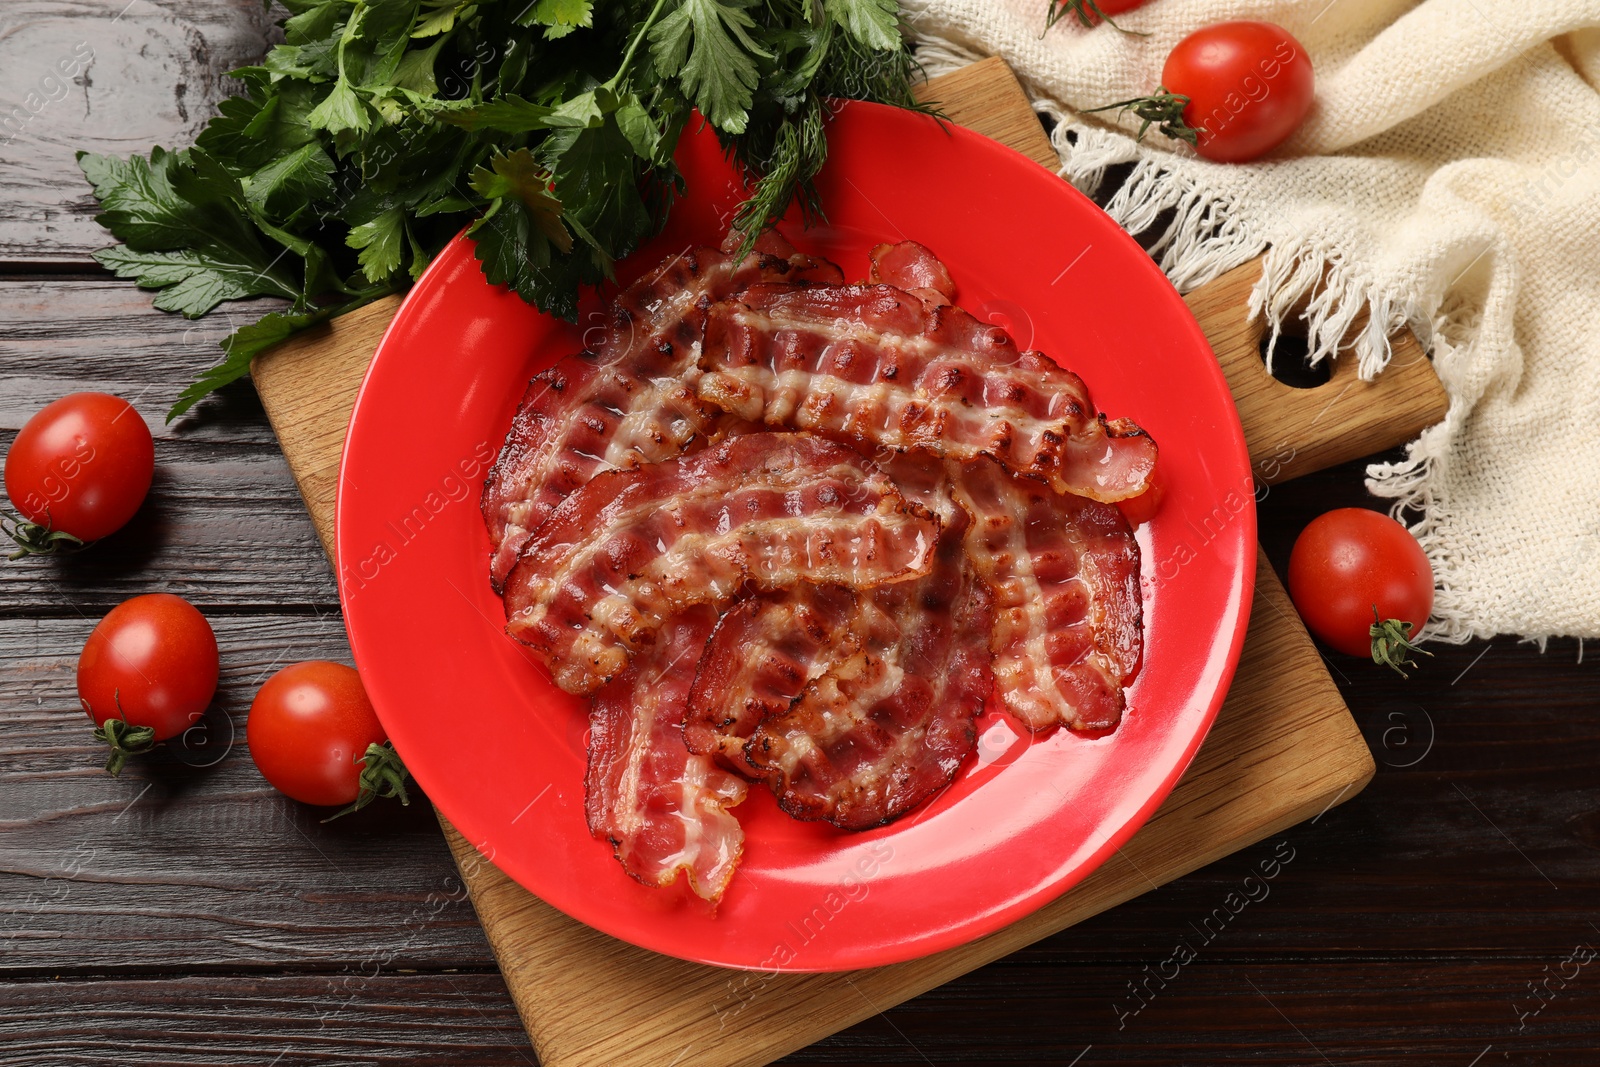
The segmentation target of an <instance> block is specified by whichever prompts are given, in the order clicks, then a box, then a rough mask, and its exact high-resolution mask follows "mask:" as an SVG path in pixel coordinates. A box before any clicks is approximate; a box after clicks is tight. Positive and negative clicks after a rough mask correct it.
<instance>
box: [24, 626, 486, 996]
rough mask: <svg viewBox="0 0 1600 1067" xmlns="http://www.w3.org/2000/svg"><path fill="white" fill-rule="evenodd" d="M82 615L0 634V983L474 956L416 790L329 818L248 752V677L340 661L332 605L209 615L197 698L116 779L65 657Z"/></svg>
mask: <svg viewBox="0 0 1600 1067" xmlns="http://www.w3.org/2000/svg"><path fill="white" fill-rule="evenodd" d="M95 621H96V620H95V619H94V618H92V617H91V618H83V617H77V616H75V617H73V618H70V619H34V620H28V621H26V622H12V623H7V624H4V626H3V628H0V977H4V976H5V975H8V974H17V973H22V974H51V973H60V971H61V970H62V969H63V968H70V969H72V970H74V971H77V972H80V973H82V972H85V971H88V972H94V973H102V974H104V973H117V972H119V971H128V970H133V971H146V972H148V971H150V970H152V969H156V968H162V967H165V968H172V969H182V970H186V971H192V970H196V969H205V968H217V967H227V968H231V969H235V970H237V969H239V968H240V967H249V966H255V967H268V966H276V967H282V966H287V965H290V964H293V965H295V966H298V967H303V968H323V969H331V968H338V967H344V966H348V965H351V964H352V963H353V962H354V961H361V962H362V963H364V964H371V965H373V966H382V967H385V968H395V967H418V966H422V965H433V966H461V965H482V963H483V962H484V960H485V957H486V952H487V949H486V947H485V944H484V939H483V934H482V932H481V930H480V929H479V927H478V924H477V923H476V921H475V920H474V918H473V914H472V909H471V906H470V905H469V904H468V902H467V899H466V893H465V891H464V889H463V888H462V885H461V881H460V878H459V877H458V875H457V873H456V870H455V868H454V866H453V865H452V864H451V862H450V859H449V856H448V854H447V853H446V851H445V849H444V847H443V846H442V844H441V842H440V841H439V835H438V831H437V830H436V829H435V826H434V822H433V818H432V816H431V814H430V812H429V809H428V803H427V799H426V798H425V797H421V796H419V797H418V798H417V799H416V801H415V802H414V803H413V804H412V805H411V807H409V808H402V807H400V806H398V805H393V804H383V805H374V806H373V807H371V808H368V809H366V810H365V811H362V812H359V813H357V814H356V815H354V816H350V817H348V818H346V819H342V820H339V821H338V822H334V823H330V824H327V825H324V824H322V823H321V822H320V821H319V820H320V819H321V818H322V817H323V816H324V815H325V814H326V812H324V811H321V810H318V809H314V808H310V807H307V806H305V805H302V804H298V803H296V802H294V801H292V800H289V799H288V798H287V797H284V796H282V795H280V794H278V793H276V792H275V791H274V790H273V789H272V788H271V787H270V786H268V785H267V783H266V782H265V781H264V780H263V779H262V777H261V776H260V774H259V773H257V772H256V769H255V765H254V764H253V763H252V762H251V761H250V757H249V752H248V748H247V745H246V737H245V720H246V714H247V712H248V711H249V707H250V701H251V699H252V697H253V696H254V694H255V690H256V687H257V686H259V685H260V684H261V682H262V680H263V679H265V678H266V677H267V676H268V675H269V674H270V673H271V672H272V671H273V670H275V669H276V668H277V667H279V666H281V665H283V664H285V663H290V662H293V661H295V660H300V659H334V660H342V661H345V662H348V661H349V649H348V645H347V643H346V641H345V636H344V628H343V626H342V625H341V624H340V620H339V618H338V616H337V615H331V616H322V617H316V616H311V617H304V616H301V617H294V616H290V617H281V616H280V617H274V616H264V615H251V616H246V617H234V616H217V615H213V616H212V618H211V623H212V626H213V628H214V629H215V630H216V633H217V641H218V645H219V648H220V652H221V659H222V674H221V680H220V684H219V687H218V692H217V696H216V698H215V700H214V701H213V702H212V706H211V710H210V712H209V713H208V714H207V716H206V717H205V718H204V719H203V720H202V721H201V725H200V726H199V727H197V728H195V729H192V730H190V731H189V732H187V733H185V734H183V735H181V736H180V737H179V738H177V739H175V740H173V741H170V742H168V743H166V744H164V745H163V746H161V747H160V748H158V749H157V750H156V751H155V752H154V753H152V754H151V755H150V756H147V757H144V758H139V759H135V760H134V761H132V762H131V763H130V764H129V766H128V767H127V769H126V770H124V772H123V774H122V776H121V777H119V778H116V779H112V778H109V777H108V776H107V775H106V774H105V772H104V771H103V770H102V769H101V764H102V762H103V760H104V754H103V749H104V746H102V745H100V744H99V743H98V742H96V741H95V740H94V739H93V737H92V736H91V723H90V722H89V719H88V717H87V716H85V715H84V714H83V712H82V711H81V710H80V709H79V708H78V701H77V694H76V688H75V671H74V667H75V662H74V660H75V657H70V656H63V655H62V651H63V650H76V649H78V648H81V647H82V645H83V642H84V640H85V638H87V637H88V635H89V631H90V630H91V629H92V628H93V626H94V623H95ZM5 999H6V994H5V993H3V992H0V1001H4V1000H5Z"/></svg>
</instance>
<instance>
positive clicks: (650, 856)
mask: <svg viewBox="0 0 1600 1067" xmlns="http://www.w3.org/2000/svg"><path fill="white" fill-rule="evenodd" d="M715 621H716V616H715V614H714V613H713V612H712V611H711V610H710V609H708V608H698V609H696V610H694V611H692V612H690V613H688V614H685V615H681V616H679V617H678V618H676V619H673V620H672V621H671V622H669V623H668V624H667V625H666V626H665V627H664V628H663V629H662V631H661V635H660V640H659V642H658V643H657V644H656V645H655V647H653V648H651V649H650V650H648V651H647V652H644V653H642V654H641V655H639V656H638V657H637V658H636V659H635V660H634V662H633V663H632V664H631V665H630V666H629V667H628V669H627V670H626V671H625V672H624V673H623V674H622V675H621V676H620V677H618V678H617V679H616V680H615V681H613V682H612V683H611V684H610V685H608V686H606V687H605V688H604V689H602V690H600V692H598V693H596V694H595V700H594V706H593V708H592V709H591V711H590V716H589V723H590V729H589V771H588V775H587V777H586V779H585V783H584V784H585V787H586V788H585V794H586V795H585V807H586V809H587V812H588V816H589V831H590V833H592V834H594V835H595V836H596V837H599V838H604V839H606V840H609V841H610V842H611V845H612V848H613V849H614V850H615V851H616V856H617V860H618V861H619V862H620V863H621V864H622V866H623V869H624V870H626V871H627V872H628V873H629V874H631V875H632V876H633V877H635V878H637V879H638V880H639V881H641V882H643V883H644V884H645V885H653V886H666V885H670V884H671V883H672V882H673V881H674V880H676V879H677V877H678V872H679V871H683V872H684V873H686V874H687V875H688V877H689V886H690V888H691V889H692V890H693V891H694V892H695V893H696V894H698V895H699V896H701V897H704V898H705V899H706V900H710V901H716V900H717V899H718V898H719V897H721V896H722V892H723V890H724V889H726V888H727V885H728V880H729V879H730V878H732V877H733V871H734V868H735V867H736V866H737V865H738V862H739V857H740V855H741V854H742V853H743V851H744V830H743V828H742V827H740V825H739V820H738V819H736V818H734V817H733V815H732V814H730V813H729V811H728V809H729V808H731V807H733V806H734V805H736V804H738V803H739V802H741V801H742V800H744V798H745V795H746V791H747V787H746V785H745V783H744V781H743V780H742V779H740V778H739V777H738V776H736V775H733V774H730V773H729V772H727V771H725V770H723V769H722V768H721V767H719V766H717V764H716V761H715V760H713V759H712V758H711V757H709V756H696V755H692V754H691V753H690V752H689V750H688V749H686V748H685V747H684V745H683V733H682V727H683V711H684V701H685V699H686V698H687V696H688V692H689V683H690V681H691V680H692V679H693V678H694V666H695V663H696V661H697V660H698V659H699V657H700V650H701V648H702V647H704V645H705V642H706V636H707V635H708V634H709V633H710V632H711V627H712V623H714V622H715Z"/></svg>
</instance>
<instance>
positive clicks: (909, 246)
mask: <svg viewBox="0 0 1600 1067" xmlns="http://www.w3.org/2000/svg"><path fill="white" fill-rule="evenodd" d="M867 280H868V281H869V282H872V283H874V284H877V283H879V282H882V283H883V284H885V285H892V286H894V287H895V288H896V289H904V290H905V291H906V292H908V293H915V294H916V295H917V296H920V297H921V298H922V299H923V300H924V301H926V302H929V303H933V304H948V303H950V302H951V301H953V300H954V299H955V298H956V283H955V282H954V281H953V280H951V278H950V271H949V270H948V269H947V268H946V267H945V265H944V263H943V261H941V260H940V259H939V257H938V256H936V255H934V254H933V253H932V252H930V251H929V250H928V249H927V248H925V247H924V246H922V245H919V244H918V243H917V242H915V241H901V242H900V243H899V244H893V245H890V244H882V245H879V246H878V247H876V248H874V249H873V250H872V269H871V271H870V272H869V273H868V274H867Z"/></svg>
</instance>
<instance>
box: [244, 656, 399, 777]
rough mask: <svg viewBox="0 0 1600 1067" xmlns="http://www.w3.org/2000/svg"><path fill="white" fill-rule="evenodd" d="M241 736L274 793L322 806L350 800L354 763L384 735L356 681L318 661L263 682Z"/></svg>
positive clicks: (351, 674)
mask: <svg viewBox="0 0 1600 1067" xmlns="http://www.w3.org/2000/svg"><path fill="white" fill-rule="evenodd" d="M245 734H246V736H247V738H248V739H249V743H250V758H251V759H253V760H255V761H256V767H257V768H259V769H260V771H261V776H262V777H263V778H265V779H266V780H267V781H268V782H270V783H271V784H272V786H273V788H274V789H277V790H278V791H279V792H280V793H285V794H287V795H288V796H290V797H293V798H294V799H295V800H298V801H301V802H303V803H306V804H318V805H322V806H332V805H336V804H350V803H352V802H354V801H355V800H356V798H357V795H358V794H359V793H360V791H361V782H360V777H361V771H362V767H361V765H360V764H358V763H357V762H356V761H357V760H359V759H361V758H362V757H363V756H364V755H365V754H366V751H367V746H368V745H381V744H382V743H383V742H384V741H385V740H387V736H388V735H386V734H385V733H384V732H383V725H382V724H381V723H379V722H378V715H377V713H376V712H374V711H373V710H372V702H371V701H370V700H368V699H367V691H366V690H365V689H363V688H362V686H361V676H360V675H359V674H357V673H356V672H355V671H354V670H352V669H351V668H349V667H346V666H344V665H343V664H339V663H329V662H327V661H326V660H309V661H307V662H305V663H293V664H290V665H289V666H287V667H285V668H283V670H281V671H279V672H278V673H277V674H274V675H273V676H272V677H271V678H268V679H267V681H266V684H265V685H263V686H262V687H261V689H260V690H259V691H258V692H257V693H256V699H255V702H254V703H252V704H251V705H250V721H249V723H248V725H247V726H246V729H245Z"/></svg>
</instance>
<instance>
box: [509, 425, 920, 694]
mask: <svg viewBox="0 0 1600 1067" xmlns="http://www.w3.org/2000/svg"><path fill="white" fill-rule="evenodd" d="M938 531H939V524H938V521H937V520H936V519H934V518H933V517H932V516H930V515H929V514H928V513H927V512H926V511H924V510H922V509H920V508H917V507H915V506H913V505H911V504H908V503H907V502H906V500H905V499H904V498H903V497H902V496H901V495H900V493H899V492H898V490H896V489H895V487H894V486H893V484H891V483H890V482H889V480H888V479H887V478H886V477H885V476H884V475H883V474H882V472H880V471H878V470H877V468H876V467H874V466H873V465H872V464H870V463H868V462H867V461H866V460H864V459H863V458H862V457H861V456H860V455H859V454H857V453H855V452H853V451H851V450H850V449H848V448H845V447H844V446H842V445H838V444H834V443H831V442H828V441H824V440H822V439H821V438H817V437H813V436H811V435H809V434H778V433H757V434H749V435H746V436H741V437H735V438H732V439H731V440H728V441H725V442H723V443H721V444H719V445H714V446H712V447H709V448H707V449H705V450H704V451H701V452H696V453H693V454H690V455H687V456H682V457H679V458H678V459H673V460H668V461H666V462H663V463H655V464H650V465H648V466H645V467H640V468H638V469H635V470H628V471H620V470H614V471H607V472H605V473H603V474H601V475H598V476H597V477H595V478H594V479H593V480H592V481H590V482H589V483H588V484H587V485H585V486H584V487H583V488H582V489H579V490H578V491H577V492H576V493H573V494H572V495H571V496H569V497H568V498H567V499H566V500H565V501H563V502H562V504H561V506H560V507H558V508H557V509H556V510H555V511H554V512H552V513H551V515H550V518H549V519H548V520H546V521H545V523H544V524H543V525H542V526H541V527H540V528H539V531H538V533H537V534H535V536H534V537H532V538H531V539H530V540H529V541H528V542H527V544H526V545H525V546H524V547H523V550H522V555H521V557H520V558H519V560H518V562H517V566H516V568H515V569H514V570H513V571H512V573H511V575H510V577H509V579H508V580H507V582H506V592H505V603H506V617H507V619H508V620H509V622H508V623H507V626H506V630H507V632H509V633H510V634H511V635H512V636H513V637H515V638H517V639H518V640H519V641H523V642H525V643H526V644H529V645H531V646H533V647H534V648H535V649H537V650H539V651H540V652H542V653H544V654H545V656H546V658H547V660H548V662H549V664H550V668H551V673H552V675H553V677H554V679H555V682H556V684H557V685H559V686H560V687H561V688H563V689H565V690H567V691H568V692H570V693H588V692H593V691H594V690H595V689H597V688H599V687H600V686H601V685H603V684H604V683H605V682H606V681H607V680H608V679H609V678H611V677H613V676H615V675H616V674H618V673H620V672H621V671H622V669H623V668H624V667H625V666H626V664H627V661H628V657H629V655H630V654H631V653H632V652H634V651H636V650H638V649H640V648H643V647H648V646H649V645H650V644H651V643H652V641H653V640H654V638H655V633H656V631H657V630H658V629H660V627H661V625H662V623H663V622H665V620H666V619H668V618H669V617H671V616H672V615H674V614H676V613H677V612H680V611H683V610H685V609H687V608H689V607H692V606H694V605H697V604H709V605H712V606H714V607H717V608H723V607H726V606H727V605H729V604H731V603H732V602H733V601H734V600H735V598H736V597H737V596H738V595H739V594H740V592H741V591H742V590H743V589H744V588H745V587H746V585H747V584H748V586H749V587H751V588H753V589H755V590H757V591H773V590H778V589H786V588H790V587H792V586H795V585H798V584H799V583H801V582H813V583H817V584H834V585H844V586H849V587H852V588H857V589H868V588H872V587H874V586H878V585H883V584H885V583H889V582H895V581H902V580H905V579H909V578H915V577H918V576H920V575H922V574H925V573H927V571H928V569H929V567H930V566H931V565H932V556H933V548H934V542H935V540H936V539H937V536H938Z"/></svg>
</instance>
